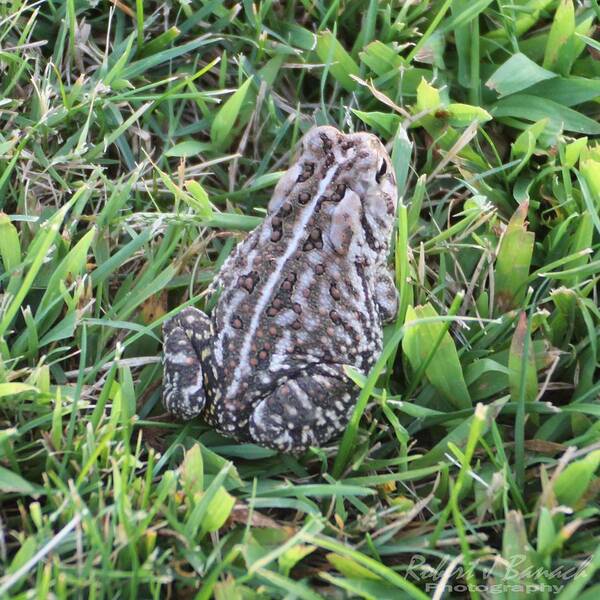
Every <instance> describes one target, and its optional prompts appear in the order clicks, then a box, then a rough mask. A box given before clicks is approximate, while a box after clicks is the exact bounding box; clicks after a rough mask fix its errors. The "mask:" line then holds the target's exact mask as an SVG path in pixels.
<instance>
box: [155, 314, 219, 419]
mask: <svg viewBox="0 0 600 600" xmlns="http://www.w3.org/2000/svg"><path fill="white" fill-rule="evenodd" d="M163 338H164V342H163V361H164V377H163V404H164V406H165V408H166V409H167V411H168V412H170V413H172V414H174V415H176V416H178V417H180V418H182V419H191V418H192V417H195V416H197V415H199V414H200V413H201V412H202V409H203V408H204V405H205V404H206V391H205V389H204V381H203V379H204V375H203V364H202V363H203V361H202V351H203V349H205V348H206V347H207V346H208V342H209V340H210V338H211V328H210V320H209V318H208V317H207V316H206V315H205V314H204V313H203V312H202V311H200V310H198V309H197V308H193V307H188V308H184V309H183V310H182V311H181V312H180V313H178V314H177V315H175V316H174V317H172V318H171V319H169V320H168V321H165V323H164V325H163Z"/></svg>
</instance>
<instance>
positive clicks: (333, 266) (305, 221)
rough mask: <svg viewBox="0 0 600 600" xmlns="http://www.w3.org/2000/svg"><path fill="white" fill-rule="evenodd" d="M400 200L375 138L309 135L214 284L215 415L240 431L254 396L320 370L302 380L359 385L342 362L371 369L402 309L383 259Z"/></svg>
mask: <svg viewBox="0 0 600 600" xmlns="http://www.w3.org/2000/svg"><path fill="white" fill-rule="evenodd" d="M395 202H396V189H395V185H394V179H393V175H392V170H391V166H390V163H389V158H388V156H387V154H386V152H385V149H384V148H383V146H382V145H381V143H380V142H379V140H378V139H377V138H375V137H374V136H372V135H369V134H353V135H343V134H341V133H340V132H338V131H337V130H335V129H333V128H331V127H319V128H316V129H313V130H312V131H311V132H309V133H308V134H307V135H306V136H305V137H304V138H303V140H302V142H301V148H300V154H299V157H298V159H297V160H296V162H295V163H294V165H293V166H292V167H291V168H290V169H289V170H288V171H287V172H286V173H285V174H284V176H283V177H282V178H281V180H280V181H279V183H278V185H277V187H276V189H275V192H274V194H273V197H272V199H271V202H270V203H269V211H268V215H267V217H266V219H265V221H264V222H263V223H262V225H260V226H259V227H258V228H257V229H256V230H254V231H253V232H252V233H251V234H250V235H249V236H248V237H247V238H246V239H245V240H244V241H243V242H242V243H241V244H239V245H238V246H237V248H236V249H235V251H234V252H233V254H232V255H231V257H230V258H229V259H228V260H227V261H226V262H225V264H224V265H223V267H222V268H221V271H220V273H219V275H218V277H217V278H216V280H215V282H214V284H213V290H216V289H219V290H220V295H219V298H218V301H217V304H216V307H215V309H214V310H213V313H212V315H211V318H210V329H211V336H210V340H209V342H208V344H207V346H206V348H205V351H204V356H205V358H206V360H207V362H208V363H210V368H208V369H205V371H206V373H205V384H206V386H207V387H208V404H207V410H206V411H205V416H206V417H207V418H208V420H209V421H210V422H212V423H213V424H215V425H216V426H217V427H218V428H220V429H221V430H222V431H225V432H228V431H229V432H232V433H234V434H236V433H237V436H238V437H240V438H243V437H244V436H243V435H240V433H239V430H241V429H244V430H245V431H246V432H247V430H248V427H249V421H250V420H251V415H252V413H253V412H254V411H255V410H256V407H257V405H258V404H259V403H260V402H261V401H262V400H264V399H265V397H266V396H268V395H270V394H272V393H273V391H274V390H276V389H277V388H278V387H280V386H282V385H285V383H286V382H290V383H289V385H288V386H287V387H288V388H291V389H293V388H294V385H293V382H294V381H295V380H296V379H298V378H302V379H303V381H304V380H305V379H306V378H307V377H312V380H311V384H310V385H309V384H307V383H306V381H304V383H303V384H301V385H299V387H298V389H299V392H298V393H300V392H302V393H305V394H307V395H314V394H315V393H316V388H317V387H320V388H322V389H330V388H331V378H333V379H334V380H335V381H337V380H338V379H341V378H343V379H344V385H343V387H344V391H343V393H341V394H340V398H342V397H343V398H346V396H350V395H349V394H347V393H346V386H347V385H348V384H347V382H346V380H345V377H343V374H342V373H341V365H345V364H349V365H353V366H355V367H357V368H359V369H361V370H363V371H365V370H367V369H368V367H369V366H370V365H371V364H372V363H373V362H374V360H375V359H376V358H377V356H378V354H379V352H380V350H381V337H382V321H384V320H389V319H390V318H391V317H392V316H393V315H394V313H395V308H396V302H397V300H396V291H395V288H394V286H393V283H392V282H391V279H390V276H389V274H388V272H387V270H386V268H385V260H386V255H387V252H388V243H389V238H390V234H391V230H392V227H393V222H394V215H395ZM313 384H314V385H313ZM346 402H347V398H346ZM288 404H289V403H288ZM347 409H348V407H347V406H346V405H344V410H345V412H348V410H347ZM234 429H235V431H234ZM309 437H310V436H309Z"/></svg>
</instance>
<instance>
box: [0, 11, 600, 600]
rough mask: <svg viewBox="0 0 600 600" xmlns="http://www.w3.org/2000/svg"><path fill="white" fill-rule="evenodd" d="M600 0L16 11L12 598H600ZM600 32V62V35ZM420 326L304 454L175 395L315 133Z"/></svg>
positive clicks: (9, 306) (2, 277)
mask: <svg viewBox="0 0 600 600" xmlns="http://www.w3.org/2000/svg"><path fill="white" fill-rule="evenodd" d="M599 26H600V7H599V5H598V2H597V0H588V1H586V2H573V1H572V0H514V1H513V2H502V1H501V0H414V1H408V0H334V1H331V2H329V1H325V0H281V1H272V0H271V1H270V0H255V1H254V2H251V1H250V0H242V1H241V2H223V1H221V0H180V1H179V2H166V3H156V2H143V1H142V0H135V1H134V0H112V2H108V1H106V0H101V1H98V0H96V1H94V2H84V1H82V0H78V1H75V0H64V1H63V0H40V1H38V2H28V1H21V0H4V1H3V2H1V3H0V210H1V211H2V212H0V265H1V268H0V286H1V287H0V565H1V566H0V597H1V598H23V599H25V598H28V599H29V598H39V599H45V598H59V599H62V598H93V599H103V598H107V599H108V598H110V599H112V598H156V599H158V598H186V599H187V598H190V599H192V598H193V599H196V600H201V599H208V598H213V597H214V598H217V599H219V600H221V599H222V600H225V599H227V600H230V599H237V598H241V599H252V598H257V599H258V598H260V599H278V598H281V599H283V598H286V599H292V598H304V599H314V598H367V599H377V600H382V599H388V598H390V599H392V598H393V599H396V598H442V597H448V598H450V597H452V598H459V597H467V596H469V595H470V596H471V597H472V598H494V599H496V598H501V599H507V600H508V599H511V600H514V599H519V598H522V597H525V596H531V597H537V598H554V597H557V598H559V599H560V600H569V599H575V598H576V599H577V600H590V599H592V598H598V597H600V583H598V582H599V581H600V577H599V573H600V571H599V569H600V550H599V546H598V539H599V536H600V520H599V508H600V506H599V501H598V493H599V492H600V479H599V477H598V475H597V471H598V467H599V466H600V421H599V417H600V404H599V403H598V397H599V394H600V377H599V372H598V359H599V356H598V352H599V349H598V341H599V334H600V310H599V308H598V294H599V286H598V281H599V279H600V145H599V144H598V142H597V140H598V138H599V136H600V119H599V117H600V41H598V39H600V37H599V36H598V35H596V34H597V32H598V31H600V29H598V27H599ZM597 38H598V39H597ZM315 124H317V125H323V124H330V125H335V126H337V127H338V128H339V129H341V130H343V131H344V132H352V131H363V130H366V131H371V132H373V133H376V134H377V135H378V136H379V137H380V138H381V139H382V141H383V142H384V143H385V144H386V146H387V148H388V149H389V151H390V154H391V156H392V160H393V164H394V168H395V171H396V178H397V181H398V185H399V193H400V195H401V203H400V207H399V209H398V215H397V227H396V230H395V233H394V250H393V252H392V254H391V256H390V265H391V266H393V268H395V276H396V285H397V287H398V290H399V292H400V310H399V314H398V318H397V320H396V322H395V323H393V324H391V325H388V326H387V327H386V331H385V348H384V352H383V354H382V356H381V358H380V359H379V361H378V362H377V364H376V365H375V367H374V368H373V369H372V371H371V373H369V374H360V373H357V372H354V371H351V370H349V371H348V376H350V377H352V378H353V379H354V380H355V381H356V382H357V385H359V386H361V388H362V391H361V394H360V398H359V400H358V403H357V407H356V409H355V411H354V413H353V415H352V418H351V422H350V425H349V426H348V428H347V430H346V431H345V433H344V436H343V438H340V439H338V440H334V441H332V442H331V443H330V444H328V445H327V446H325V447H324V448H321V449H317V448H315V449H311V450H310V451H308V452H307V453H306V454H304V455H303V456H300V457H293V456H290V455H280V454H277V453H275V452H274V451H271V450H266V449H264V448H260V447H258V446H255V445H250V444H237V443H235V442H233V441H232V440H230V439H227V438H224V437H221V436H220V435H218V434H217V433H215V432H214V431H212V430H211V429H210V427H208V426H207V425H205V424H204V423H203V422H202V420H201V419H195V420H193V421H190V422H188V423H183V422H180V421H177V420H175V419H173V418H171V417H169V416H168V415H167V414H166V413H165V411H164V409H163V407H162V404H161V390H162V388H161V386H162V365H161V353H162V342H161V338H162V333H161V324H162V323H163V322H164V320H165V319H166V318H168V317H169V316H172V315H173V314H175V313H176V312H177V311H178V310H180V308H181V307H182V306H186V305H194V306H197V307H199V308H202V309H206V310H208V311H209V310H210V308H211V306H210V305H209V303H207V300H206V293H205V292H206V289H207V286H208V284H209V283H210V282H211V281H212V279H213V277H214V275H215V273H216V272H217V270H218V269H219V267H220V265H221V264H222V263H223V261H224V260H225V258H226V257H227V255H228V254H229V253H230V252H231V250H232V249H233V248H234V247H235V245H236V243H237V242H239V241H240V240H241V239H243V238H244V236H245V235H246V234H247V233H248V232H249V231H251V230H252V229H253V228H254V227H255V226H256V225H257V224H258V223H260V222H261V219H262V218H263V216H264V214H265V210H266V206H267V203H268V200H269V197H270V194H271V192H272V190H273V187H274V185H275V183H276V182H277V180H278V178H279V177H280V176H281V173H282V172H283V171H284V170H285V169H286V168H287V167H288V166H289V164H290V161H291V160H292V156H293V152H294V147H295V145H296V143H297V141H298V139H299V138H300V137H301V135H302V134H303V133H305V132H306V131H308V129H310V127H311V126H313V125H315Z"/></svg>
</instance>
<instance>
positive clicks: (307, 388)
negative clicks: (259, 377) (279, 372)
mask: <svg viewBox="0 0 600 600" xmlns="http://www.w3.org/2000/svg"><path fill="white" fill-rule="evenodd" d="M355 399H356V387H355V386H354V384H353V383H352V382H351V381H350V380H348V379H347V378H346V376H345V374H344V372H343V369H342V367H341V366H340V365H331V366H330V365H322V366H320V367H318V368H317V369H315V371H314V372H313V373H310V374H300V375H298V376H297V377H295V378H293V379H289V380H287V381H285V382H283V383H281V384H280V385H279V386H278V387H277V388H276V389H275V390H274V391H273V392H271V393H270V394H269V395H268V396H267V397H266V398H264V399H263V400H261V401H260V402H259V403H258V404H257V405H256V406H255V408H254V410H253V411H252V415H251V417H250V423H249V428H250V435H251V437H252V439H253V440H254V441H255V442H256V443H258V444H260V445H261V446H267V447H269V448H275V449H276V450H280V451H281V452H292V453H294V454H298V453H300V452H304V451H305V450H307V449H308V448H309V447H310V446H320V445H322V444H324V443H325V442H327V441H328V440H330V439H331V438H332V437H333V436H334V435H335V434H336V433H339V432H341V431H342V430H343V429H344V427H345V426H346V424H347V423H348V420H349V418H350V415H351V414H352V408H353V406H354V402H355Z"/></svg>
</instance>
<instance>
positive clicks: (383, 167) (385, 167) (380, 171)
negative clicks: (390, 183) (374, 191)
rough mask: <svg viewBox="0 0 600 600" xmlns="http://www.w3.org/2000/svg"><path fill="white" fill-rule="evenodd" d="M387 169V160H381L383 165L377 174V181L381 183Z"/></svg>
mask: <svg viewBox="0 0 600 600" xmlns="http://www.w3.org/2000/svg"><path fill="white" fill-rule="evenodd" d="M386 171H387V162H386V161H385V160H383V161H382V162H381V166H380V167H379V170H378V171H377V175H375V181H376V182H377V183H381V178H382V177H383V176H384V175H385V172H386Z"/></svg>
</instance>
